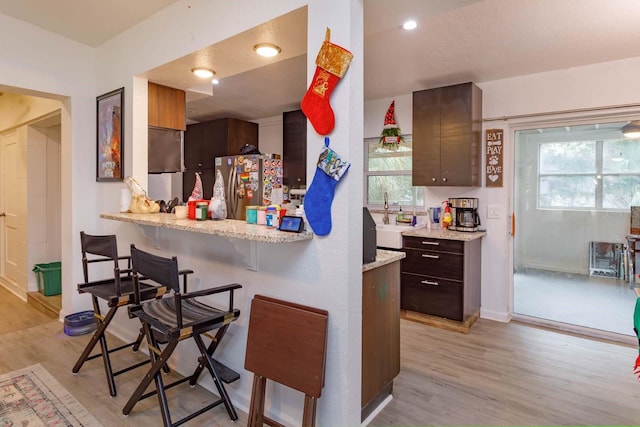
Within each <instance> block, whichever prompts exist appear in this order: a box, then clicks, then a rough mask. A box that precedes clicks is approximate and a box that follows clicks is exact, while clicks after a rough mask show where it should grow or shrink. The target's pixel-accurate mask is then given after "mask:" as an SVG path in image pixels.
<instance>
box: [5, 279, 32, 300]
mask: <svg viewBox="0 0 640 427" xmlns="http://www.w3.org/2000/svg"><path fill="white" fill-rule="evenodd" d="M0 285H2V287H3V288H5V289H6V290H8V291H9V292H11V293H12V294H14V295H15V296H17V297H18V298H20V299H21V300H22V301H24V302H27V292H26V291H25V290H23V289H21V288H19V287H18V285H17V284H15V283H12V282H10V281H8V280H5V279H3V278H0Z"/></svg>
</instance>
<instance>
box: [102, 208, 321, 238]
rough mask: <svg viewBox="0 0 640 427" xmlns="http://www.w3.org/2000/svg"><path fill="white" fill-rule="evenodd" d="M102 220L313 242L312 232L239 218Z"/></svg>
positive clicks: (116, 216) (126, 216)
mask: <svg viewBox="0 0 640 427" xmlns="http://www.w3.org/2000/svg"><path fill="white" fill-rule="evenodd" d="M100 218H103V219H111V220H114V221H123V222H131V223H134V224H139V225H147V226H151V227H160V228H169V229H172V230H181V231H190V232H192V233H203V234H212V235H215V236H222V237H230V238H233V239H243V240H252V241H256V242H266V243H292V242H299V241H303V240H311V239H313V233H312V232H311V231H303V232H302V233H290V232H287V231H280V230H276V229H275V228H267V227H266V226H264V225H257V224H247V223H246V222H245V221H241V220H235V219H225V220H219V221H214V220H206V221H196V220H193V219H176V218H175V216H174V215H173V214H168V213H154V214H134V213H103V214H100Z"/></svg>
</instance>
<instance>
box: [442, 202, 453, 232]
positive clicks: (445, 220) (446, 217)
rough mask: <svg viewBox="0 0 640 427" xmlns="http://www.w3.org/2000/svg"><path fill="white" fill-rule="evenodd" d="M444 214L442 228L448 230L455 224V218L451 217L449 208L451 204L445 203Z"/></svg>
mask: <svg viewBox="0 0 640 427" xmlns="http://www.w3.org/2000/svg"><path fill="white" fill-rule="evenodd" d="M442 203H443V204H444V213H443V214H442V228H443V229H445V230H446V229H447V227H449V226H450V225H451V223H452V222H453V218H452V217H451V209H450V208H449V203H448V202H446V201H444V202H442Z"/></svg>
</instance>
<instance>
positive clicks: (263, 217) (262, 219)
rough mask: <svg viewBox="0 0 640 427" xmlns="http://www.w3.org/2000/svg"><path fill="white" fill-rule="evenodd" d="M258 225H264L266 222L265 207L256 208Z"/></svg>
mask: <svg viewBox="0 0 640 427" xmlns="http://www.w3.org/2000/svg"><path fill="white" fill-rule="evenodd" d="M257 219H258V225H266V224H267V208H265V207H259V208H258V215H257Z"/></svg>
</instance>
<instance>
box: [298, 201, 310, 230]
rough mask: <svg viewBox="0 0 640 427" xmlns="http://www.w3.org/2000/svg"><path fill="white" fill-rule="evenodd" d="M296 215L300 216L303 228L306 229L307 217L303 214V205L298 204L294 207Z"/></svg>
mask: <svg viewBox="0 0 640 427" xmlns="http://www.w3.org/2000/svg"><path fill="white" fill-rule="evenodd" d="M296 216H299V217H302V223H303V225H304V228H303V229H304V230H306V229H307V217H306V215H305V214H304V205H300V207H298V208H296Z"/></svg>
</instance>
